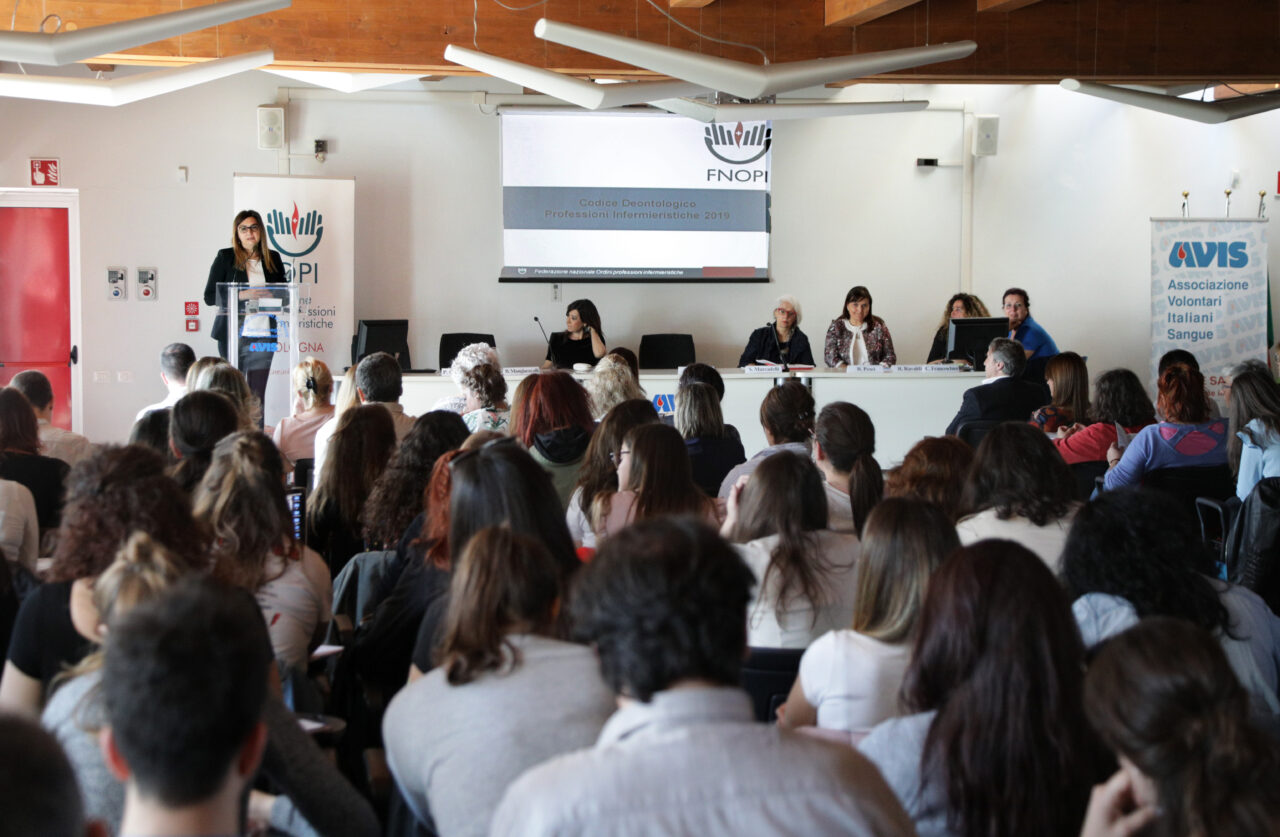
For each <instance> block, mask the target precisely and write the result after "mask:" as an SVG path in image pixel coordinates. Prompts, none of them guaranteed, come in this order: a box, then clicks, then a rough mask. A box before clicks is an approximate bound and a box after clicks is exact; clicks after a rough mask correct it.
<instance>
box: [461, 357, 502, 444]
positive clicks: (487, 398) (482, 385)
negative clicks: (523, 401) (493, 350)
mask: <svg viewBox="0 0 1280 837" xmlns="http://www.w3.org/2000/svg"><path fill="white" fill-rule="evenodd" d="M462 390H463V392H465V393H466V397H467V403H466V406H465V407H464V412H463V413H462V421H463V422H464V423H465V424H466V425H467V429H468V430H470V431H471V432H472V433H474V432H476V431H477V430H494V431H497V432H499V433H505V432H507V427H508V426H509V425H510V424H511V408H510V407H509V406H507V382H506V380H505V379H504V378H503V377H502V370H501V369H499V368H498V367H496V366H493V365H492V364H488V363H481V364H477V365H476V366H473V367H471V368H470V369H468V370H466V371H465V372H463V373H462Z"/></svg>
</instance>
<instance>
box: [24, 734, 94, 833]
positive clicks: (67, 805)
mask: <svg viewBox="0 0 1280 837" xmlns="http://www.w3.org/2000/svg"><path fill="white" fill-rule="evenodd" d="M0 811H3V812H4V816H3V817H0V837H84V835H85V834H86V833H101V834H105V833H106V832H105V830H104V831H102V832H86V823H85V811H84V802H83V800H82V799H81V798H80V785H79V783H78V782H77V781H76V773H75V770H74V769H73V768H72V767H71V762H70V761H68V759H67V755H66V753H64V752H63V751H62V745H61V744H59V743H58V740H57V739H56V738H54V737H53V734H52V733H50V732H49V731H47V730H46V729H44V727H42V726H40V723H39V721H38V720H34V719H30V718H26V717H24V716H22V715H18V714H16V713H10V712H5V713H0Z"/></svg>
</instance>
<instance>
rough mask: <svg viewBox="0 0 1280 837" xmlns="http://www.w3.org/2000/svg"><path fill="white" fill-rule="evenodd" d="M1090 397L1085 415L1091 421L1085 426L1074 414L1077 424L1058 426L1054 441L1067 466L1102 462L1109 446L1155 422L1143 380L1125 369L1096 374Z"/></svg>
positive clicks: (1126, 440)
mask: <svg viewBox="0 0 1280 837" xmlns="http://www.w3.org/2000/svg"><path fill="white" fill-rule="evenodd" d="M1093 396H1094V397H1093V403H1092V404H1091V405H1090V406H1089V415H1088V418H1087V421H1088V422H1091V423H1090V424H1088V425H1086V424H1084V423H1083V422H1084V421H1086V419H1085V418H1084V417H1082V416H1077V417H1076V421H1077V423H1076V424H1073V425H1070V426H1068V427H1059V428H1058V435H1057V437H1055V438H1054V440H1053V445H1054V447H1056V448H1057V449H1058V453H1060V454H1062V459H1063V460H1064V461H1065V462H1066V463H1067V464H1068V465H1075V464H1076V463H1078V462H1105V461H1106V459H1107V449H1108V448H1109V447H1111V446H1112V445H1114V444H1122V445H1123V444H1128V440H1129V437H1130V436H1132V435H1134V434H1135V433H1137V432H1138V431H1139V430H1141V429H1142V428H1144V427H1146V426H1147V425H1149V424H1155V421H1156V412H1155V410H1154V409H1152V406H1151V399H1150V398H1148V397H1147V391H1146V390H1145V389H1144V388H1143V386H1142V381H1140V380H1138V376H1137V375H1135V374H1133V372H1131V371H1129V370H1128V369H1112V370H1111V371H1109V372H1103V373H1102V374H1101V375H1099V376H1098V380H1097V381H1095V382H1094V384H1093ZM1122 435H1123V437H1124V438H1123V439H1122V438H1120V437H1121V436H1122Z"/></svg>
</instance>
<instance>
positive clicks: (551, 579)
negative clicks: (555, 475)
mask: <svg viewBox="0 0 1280 837" xmlns="http://www.w3.org/2000/svg"><path fill="white" fill-rule="evenodd" d="M562 576H563V574H562V572H561V570H560V567H559V566H558V565H557V564H556V562H555V559H553V558H552V557H551V554H550V553H549V552H547V549H546V547H544V546H543V545H542V544H540V543H539V542H538V541H537V540H535V539H534V538H531V537H528V536H526V535H517V534H516V533H514V532H512V531H511V530H510V529H507V528H506V527H503V526H489V527H486V528H484V529H481V530H480V531H479V532H477V533H476V534H475V535H474V536H472V538H471V541H470V542H469V543H468V544H467V547H466V549H464V550H462V555H461V556H460V557H459V559H458V565H457V566H456V567H454V568H453V579H452V581H451V582H450V585H449V606H448V610H447V612H446V614H445V617H444V624H443V625H442V633H443V637H444V638H443V639H442V640H441V642H440V645H439V646H438V647H437V648H436V652H435V659H436V663H437V665H439V666H440V667H441V668H442V669H444V672H445V677H446V678H447V679H448V681H449V683H450V684H452V685H454V686H461V685H463V684H464V683H470V682H471V681H472V680H475V679H476V678H477V677H479V676H480V675H482V674H484V673H485V672H490V671H495V672H496V671H511V670H514V669H515V668H517V667H519V665H520V662H521V660H520V651H519V649H517V648H516V646H515V645H513V644H511V643H510V642H509V641H508V640H507V635H508V634H524V633H533V634H544V635H550V634H551V632H552V630H553V628H552V626H553V624H554V623H555V621H556V606H557V603H558V602H559V599H560V593H561V582H562Z"/></svg>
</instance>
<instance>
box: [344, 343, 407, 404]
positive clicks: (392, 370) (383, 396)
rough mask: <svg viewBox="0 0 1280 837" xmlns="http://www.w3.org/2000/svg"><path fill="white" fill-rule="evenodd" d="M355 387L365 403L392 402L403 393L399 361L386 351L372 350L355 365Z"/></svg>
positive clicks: (398, 398)
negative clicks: (372, 351)
mask: <svg viewBox="0 0 1280 837" xmlns="http://www.w3.org/2000/svg"><path fill="white" fill-rule="evenodd" d="M356 389H358V390H360V392H361V393H362V394H363V395H364V400H365V402H366V403H368V402H370V401H380V402H383V403H388V404H394V403H395V402H397V401H399V400H400V396H401V395H402V394H403V393H404V384H403V375H402V374H401V372H400V361H398V360H396V359H395V358H394V357H392V356H391V355H389V354H387V353H386V352H374V353H373V354H371V355H369V356H368V357H366V358H364V359H363V360H361V361H360V363H359V364H358V365H357V366H356Z"/></svg>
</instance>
